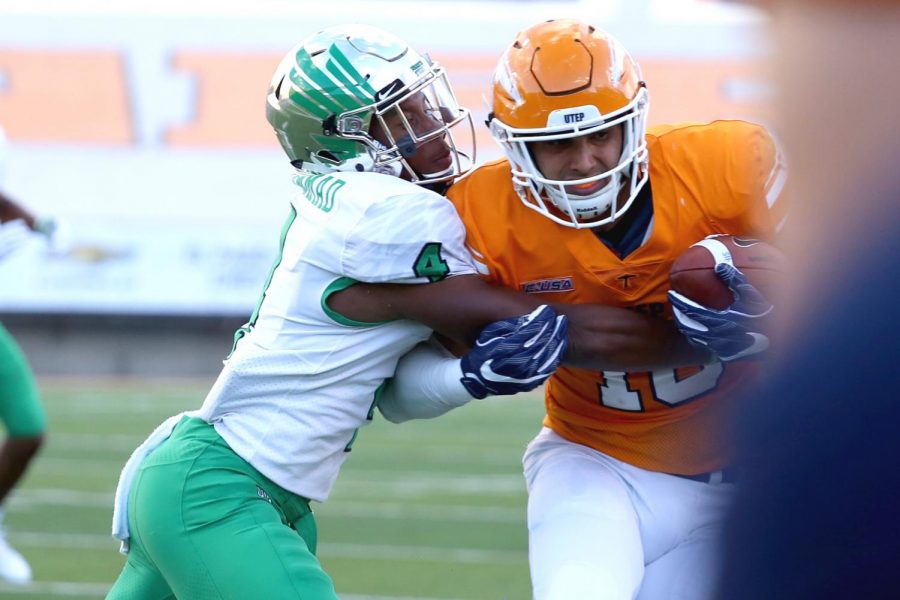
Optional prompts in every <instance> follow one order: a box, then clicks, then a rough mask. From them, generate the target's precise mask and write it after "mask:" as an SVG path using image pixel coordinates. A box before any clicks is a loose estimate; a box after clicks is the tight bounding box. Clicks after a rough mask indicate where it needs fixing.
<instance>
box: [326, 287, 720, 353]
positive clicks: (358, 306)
mask: <svg viewBox="0 0 900 600" xmlns="http://www.w3.org/2000/svg"><path fill="white" fill-rule="evenodd" d="M329 305H330V306H331V308H332V309H333V310H335V311H337V312H338V313H340V314H342V315H344V316H347V317H349V318H352V319H355V320H359V321H364V322H378V321H387V320H392V319H412V320H415V321H419V322H421V323H424V324H426V325H428V326H429V327H431V328H432V329H434V330H435V331H437V332H438V333H441V334H443V335H445V336H447V337H449V338H450V339H452V340H454V341H456V342H458V343H460V344H464V345H465V346H466V347H469V346H471V345H472V343H473V342H474V340H475V339H476V337H477V336H478V333H479V332H480V331H481V329H482V327H484V326H485V325H487V324H488V323H491V322H493V321H498V320H500V319H506V318H509V317H513V316H517V315H522V314H526V313H529V312H531V311H532V310H534V309H535V308H536V307H537V306H538V305H540V301H539V300H538V299H537V298H534V297H532V296H528V295H527V294H522V293H519V292H515V291H513V290H510V289H507V288H502V287H498V286H492V285H489V284H487V283H485V282H484V281H483V280H482V279H481V278H480V277H478V276H476V275H459V276H456V277H450V278H448V279H445V280H443V281H439V282H436V283H429V284H422V285H399V284H358V285H354V286H351V287H349V288H347V289H346V290H343V291H341V292H338V293H336V294H334V295H332V296H331V297H330V298H329ZM552 306H553V308H554V309H555V310H556V311H557V312H558V313H559V314H564V315H566V316H567V317H569V323H570V326H569V349H568V351H567V353H566V358H565V360H564V363H565V364H567V365H569V366H574V367H580V368H589V369H599V370H603V369H607V370H652V369H655V368H668V367H679V366H690V365H697V364H704V363H706V362H708V361H709V360H710V356H711V355H710V353H709V352H708V351H706V350H703V349H700V348H695V347H693V346H692V345H691V344H690V343H689V342H688V341H687V340H686V339H685V338H684V337H683V336H682V335H681V334H680V333H679V332H678V330H677V329H676V327H675V326H674V324H672V323H671V322H669V321H665V320H663V319H659V318H655V317H650V316H647V315H643V314H640V313H637V312H635V311H632V310H628V309H625V308H616V307H610V306H601V305H588V304H580V305H573V304H554V305H552Z"/></svg>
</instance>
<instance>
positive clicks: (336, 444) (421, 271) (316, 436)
mask: <svg viewBox="0 0 900 600" xmlns="http://www.w3.org/2000/svg"><path fill="white" fill-rule="evenodd" d="M267 117H268V120H269V123H270V124H271V125H272V126H273V128H274V129H275V132H276V134H277V136H278V139H279V141H280V142H281V145H282V148H283V149H284V151H285V153H286V154H287V156H288V158H289V159H290V161H291V164H292V165H293V166H294V167H295V168H296V169H297V172H296V174H295V178H294V183H295V184H296V186H297V190H296V196H295V197H294V199H293V201H292V202H291V210H290V215H289V218H288V221H287V223H286V224H285V226H284V228H283V230H282V234H281V248H280V253H279V256H278V260H277V261H276V265H275V267H274V269H273V270H272V272H271V274H270V277H269V280H268V283H267V285H266V287H265V289H264V292H263V294H262V296H261V299H260V301H259V303H258V305H257V307H256V310H254V312H253V314H252V315H251V317H250V320H249V322H248V323H247V324H246V325H245V326H244V327H243V328H241V329H240V330H239V331H238V332H237V333H236V335H235V344H234V348H233V350H232V353H231V355H230V356H229V357H228V358H227V360H226V361H225V366H224V368H223V370H222V372H221V374H220V376H219V378H218V380H217V381H216V383H215V384H214V386H213V387H212V389H211V391H210V392H209V394H208V396H207V398H206V400H205V401H204V403H203V405H202V407H201V408H200V409H199V410H197V411H192V412H190V413H188V414H184V415H176V416H175V417H172V418H170V419H169V420H168V421H166V422H165V423H164V424H162V425H161V426H160V427H159V428H158V429H157V430H156V431H154V432H153V434H151V436H150V437H149V438H148V440H147V441H146V442H144V444H142V445H141V447H139V448H138V449H137V450H136V451H135V453H134V454H133V455H132V457H131V458H130V459H129V461H128V463H127V464H126V465H125V467H124V469H123V471H122V475H121V477H120V483H119V486H118V489H117V491H116V504H115V512H114V516H113V534H114V536H115V537H116V538H117V539H120V540H121V541H122V549H123V551H124V552H126V553H127V555H128V559H127V561H126V563H125V565H124V567H123V569H122V572H121V575H120V576H119V579H118V580H117V582H116V583H115V585H114V586H113V588H112V589H111V591H110V592H109V596H108V597H109V598H116V599H118V598H148V599H149V598H153V599H156V598H171V597H179V598H192V599H203V598H241V599H243V598H300V597H302V598H304V599H306V600H310V599H316V600H319V599H333V598H335V597H336V595H335V590H334V586H333V584H332V581H331V578H330V577H329V576H328V575H327V574H326V573H325V572H324V571H323V569H322V567H321V565H320V564H319V562H318V560H317V559H316V557H315V550H316V543H317V539H316V526H315V520H314V517H313V515H312V512H311V510H310V502H311V501H315V502H324V501H325V500H326V499H327V498H328V495H329V493H330V491H331V489H332V486H333V485H334V482H335V479H336V477H337V475H338V471H339V469H340V466H341V464H342V463H343V462H344V460H346V459H347V457H348V455H349V453H350V451H351V449H352V447H353V445H354V442H355V440H356V437H357V433H358V430H359V429H360V428H361V427H363V426H365V425H366V424H367V423H368V422H370V421H371V420H372V419H373V417H374V413H375V409H376V408H379V407H380V403H381V402H383V401H384V400H385V398H386V397H389V396H390V395H391V394H393V393H395V391H392V390H393V386H391V385H390V378H391V377H392V376H393V375H394V372H395V367H396V365H397V361H398V359H399V358H400V356H402V355H403V354H405V353H407V352H408V351H409V350H411V349H412V348H413V347H415V346H416V345H417V344H419V343H420V342H422V341H424V340H426V339H428V338H430V337H431V335H432V330H434V331H435V332H439V333H442V334H444V336H446V337H447V338H449V339H450V340H453V342H454V343H455V344H457V345H460V346H462V347H466V348H468V347H471V350H468V351H466V352H465V353H464V354H463V355H462V357H461V358H452V357H450V358H446V359H445V360H444V359H442V360H441V361H440V363H439V365H438V366H437V367H436V368H435V369H433V370H430V371H428V372H427V376H426V377H419V378H413V386H412V387H414V388H416V392H415V393H418V394H421V395H424V396H427V395H429V394H430V393H432V392H433V391H434V390H435V389H439V390H441V400H442V401H443V402H446V403H448V404H449V405H451V406H458V405H461V404H465V403H467V402H469V401H471V400H472V399H473V398H484V397H486V396H489V395H498V394H513V393H516V392H519V391H524V390H531V389H534V388H535V387H537V386H538V385H540V384H541V383H543V381H544V380H545V379H546V378H547V377H548V376H549V375H550V374H551V373H552V372H553V370H555V368H556V367H557V365H558V364H559V363H560V360H562V359H563V358H565V360H567V361H572V362H574V363H576V364H585V365H591V366H593V367H595V368H603V367H604V366H605V365H615V364H618V363H616V362H614V361H613V359H611V358H609V357H608V356H607V355H609V354H613V353H622V354H624V355H626V357H627V356H629V353H631V354H633V355H640V356H641V360H642V361H643V362H642V364H653V363H654V362H655V361H656V362H658V361H672V360H675V361H678V360H681V361H685V362H686V364H693V362H692V361H694V362H695V361H696V360H698V358H700V359H704V360H705V359H707V358H708V356H709V354H708V352H706V351H704V350H697V349H695V348H693V347H691V346H690V344H689V343H688V342H687V340H686V339H685V338H684V337H683V336H682V335H681V334H680V333H679V332H678V330H677V329H676V328H675V327H674V326H673V325H672V324H671V323H666V322H664V321H659V320H656V319H651V318H649V317H647V316H645V315H640V314H637V313H634V312H631V311H628V310H625V309H621V308H608V307H572V308H571V310H572V312H573V314H572V316H571V317H572V322H573V323H578V324H579V327H578V331H577V332H574V331H572V329H571V328H569V331H568V334H567V326H566V325H567V320H566V318H565V317H563V316H557V314H556V312H555V311H554V309H552V308H550V307H548V306H546V305H542V304H541V302H540V301H539V300H538V299H536V298H533V297H530V296H528V295H526V294H521V293H518V292H512V291H510V290H504V289H502V288H499V287H496V286H490V285H488V284H486V283H485V282H484V281H483V280H482V279H481V278H480V277H479V276H478V275H477V274H476V266H475V263H474V261H473V260H472V258H471V256H470V255H469V253H468V252H467V250H466V249H465V246H464V239H465V230H464V228H463V224H462V223H461V221H460V219H459V218H458V216H457V215H456V212H455V211H454V208H453V205H452V204H451V203H450V202H448V201H447V200H446V198H444V197H443V196H441V195H440V193H438V192H437V191H435V190H443V189H444V188H445V187H446V184H447V183H448V182H450V181H452V180H453V179H454V178H455V177H457V176H458V175H460V174H462V173H463V172H464V171H465V170H466V169H467V168H468V164H469V162H470V160H469V159H470V157H471V156H473V151H470V152H469V153H466V152H465V151H464V150H462V149H461V148H460V144H461V141H460V140H461V139H463V138H464V137H465V136H464V135H462V136H461V135H459V130H460V129H464V128H465V127H466V126H468V133H469V137H470V138H471V137H473V136H472V135H471V134H472V129H471V120H470V117H469V113H468V111H466V110H465V109H463V108H461V107H459V106H458V105H457V103H456V99H455V97H454V95H453V93H452V91H451V89H450V86H449V83H448V82H447V79H446V76H445V74H444V72H443V70H442V69H441V68H440V66H439V65H437V64H436V63H433V62H432V61H431V60H430V59H429V58H428V57H427V56H423V55H420V54H418V53H416V52H415V51H414V50H413V49H412V48H410V47H408V46H407V45H406V44H405V43H403V42H402V41H400V40H399V39H397V38H396V37H394V36H392V35H390V34H388V33H385V32H382V31H380V30H377V29H374V28H371V27H365V26H340V27H334V28H329V29H326V30H324V31H322V32H319V33H318V34H315V35H313V36H311V37H309V38H307V39H306V40H304V41H303V42H301V43H300V44H299V45H298V46H297V47H296V48H294V49H293V50H291V51H290V52H289V53H288V54H287V55H286V56H285V58H284V60H283V61H282V63H281V64H280V66H279V67H278V69H277V70H276V72H275V75H274V77H273V78H272V82H271V86H270V89H269V93H268V97H267ZM457 126H462V127H460V128H457ZM519 315H524V316H519ZM567 344H568V350H567Z"/></svg>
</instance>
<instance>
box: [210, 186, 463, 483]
mask: <svg viewBox="0 0 900 600" xmlns="http://www.w3.org/2000/svg"><path fill="white" fill-rule="evenodd" d="M295 183H296V185H297V186H298V187H299V188H300V190H299V191H298V193H297V195H296V197H295V198H294V200H293V201H292V211H291V218H289V219H288V222H287V223H286V224H285V227H284V230H283V231H282V238H281V253H280V257H279V259H278V260H277V262H276V265H275V267H274V269H273V271H272V274H271V277H270V280H269V283H268V284H267V286H266V288H265V291H264V292H263V295H262V298H261V299H260V303H259V305H258V306H257V309H256V311H254V314H253V315H252V316H251V319H250V322H249V323H248V324H247V325H246V326H245V327H244V328H242V330H240V331H239V332H238V334H237V335H236V339H237V340H238V341H237V342H236V344H235V348H234V350H233V352H232V354H231V356H229V357H228V359H227V360H226V361H225V368H224V369H223V371H222V373H221V374H220V375H219V378H218V380H217V381H216V383H215V385H214V386H213V388H212V390H211V391H210V392H209V395H208V396H207V398H206V400H205V402H204V403H203V406H202V407H201V409H200V417H201V418H203V419H205V420H207V421H208V422H210V423H212V424H213V425H214V426H215V428H216V430H217V431H218V432H219V434H220V435H221V436H222V437H223V438H224V439H225V440H226V441H227V442H228V444H229V445H230V446H231V448H232V449H233V450H234V451H235V452H237V454H239V455H240V456H241V457H242V458H244V459H245V460H246V461H247V462H249V463H250V464H251V465H253V466H254V467H255V468H256V469H257V470H259V471H260V472H261V473H263V474H264V475H265V476H266V477H268V478H269V479H271V480H272V481H274V482H275V483H277V484H278V485H280V486H281V487H283V488H285V489H287V490H290V491H292V492H294V493H296V494H299V495H301V496H304V497H306V498H309V499H311V500H316V501H324V500H325V499H326V498H327V497H328V494H329V492H330V490H331V487H332V486H333V484H334V481H335V479H336V478H337V474H338V470H339V469H340V466H341V464H342V463H343V462H344V460H345V459H346V458H347V455H348V453H349V451H350V447H351V445H352V443H353V441H354V439H355V437H356V432H357V430H358V429H359V428H360V427H361V426H363V425H366V424H367V423H368V422H369V421H370V420H371V419H372V416H373V412H374V408H375V401H376V395H377V390H378V389H379V387H380V386H381V385H382V384H383V383H384V381H385V380H386V379H388V378H390V377H391V376H392V375H393V373H394V369H395V368H396V365H397V361H398V359H399V358H400V356H402V355H403V354H405V353H406V352H407V351H409V350H410V349H412V348H413V347H414V346H415V345H416V344H417V343H419V342H421V341H422V340H425V339H427V338H428V337H429V336H430V335H431V330H430V329H429V328H427V327H426V326H424V325H422V324H420V323H416V322H413V321H406V320H400V321H391V322H385V323H359V322H355V321H352V320H350V319H347V318H345V317H342V316H340V315H338V314H336V313H334V312H332V311H331V310H330V309H329V308H328V306H327V304H326V299H327V298H328V296H329V295H330V294H332V293H334V292H336V291H339V290H342V289H344V288H346V287H347V286H349V285H352V284H353V283H354V282H393V283H409V284H420V283H428V282H429V281H437V280H439V279H442V278H444V277H448V276H454V275H459V274H464V273H474V271H475V267H474V264H473V262H472V258H471V257H470V256H469V254H468V252H467V251H466V250H465V248H464V245H463V244H464V239H465V230H464V228H463V225H462V223H461V221H460V219H459V217H458V216H457V214H456V211H455V209H454V208H453V205H452V204H450V202H449V201H448V200H446V199H445V198H444V197H443V196H440V195H439V194H436V193H434V192H431V191H428V190H426V189H423V188H421V187H419V186H416V185H414V184H411V183H409V182H406V181H403V180H401V179H399V178H396V177H390V176H387V175H380V174H377V173H332V174H325V175H316V174H308V175H300V176H297V177H296V178H295Z"/></svg>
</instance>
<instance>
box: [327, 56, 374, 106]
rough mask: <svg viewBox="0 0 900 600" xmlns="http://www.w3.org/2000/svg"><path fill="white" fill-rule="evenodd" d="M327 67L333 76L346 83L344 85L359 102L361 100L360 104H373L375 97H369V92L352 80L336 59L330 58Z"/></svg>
mask: <svg viewBox="0 0 900 600" xmlns="http://www.w3.org/2000/svg"><path fill="white" fill-rule="evenodd" d="M325 68H326V69H328V72H329V73H330V74H331V75H332V77H334V78H335V79H337V80H338V81H340V82H341V83H342V84H343V85H344V87H346V88H347V91H348V92H350V93H351V94H352V95H353V96H352V97H353V98H354V99H355V100H356V101H357V102H359V104H360V106H365V105H366V104H371V103H372V102H374V101H375V99H374V98H373V97H369V96H368V95H367V92H366V91H365V90H362V89H360V87H359V86H357V85H356V84H355V83H353V82H352V81H350V80H349V79H348V78H347V76H346V75H345V74H344V72H343V71H341V69H339V68H338V66H337V65H336V64H335V63H334V61H332V60H329V61H328V62H327V63H325ZM355 108H358V107H355Z"/></svg>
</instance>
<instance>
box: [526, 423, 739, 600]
mask: <svg viewBox="0 0 900 600" xmlns="http://www.w3.org/2000/svg"><path fill="white" fill-rule="evenodd" d="M523 463H524V467H525V481H526V484H527V486H528V556H529V564H530V567H531V581H532V586H533V589H534V598H535V600H632V599H635V598H637V599H638V600H707V599H709V598H712V597H713V594H714V592H715V587H716V583H717V581H716V579H717V576H718V572H719V563H718V559H719V556H720V553H719V551H718V548H719V543H720V539H719V537H720V534H721V523H722V520H723V519H724V516H725V512H726V511H727V509H728V507H729V504H730V501H731V498H732V496H733V494H734V487H735V486H734V485H733V484H725V483H701V482H698V481H692V480H690V479H685V478H683V477H676V476H674V475H667V474H665V473H656V472H653V471H647V470H644V469H639V468H637V467H634V466H632V465H629V464H627V463H624V462H622V461H620V460H617V459H615V458H612V457H610V456H607V455H605V454H602V453H600V452H597V451H596V450H592V449H591V448H588V447H586V446H582V445H579V444H574V443H572V442H569V441H567V440H565V439H564V438H562V437H561V436H559V435H557V434H556V433H554V432H553V431H551V430H550V429H547V428H546V427H545V428H543V429H542V430H541V432H540V433H539V434H538V435H537V437H535V439H534V440H532V442H531V443H530V444H529V445H528V449H527V450H526V452H525V457H524V459H523Z"/></svg>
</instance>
